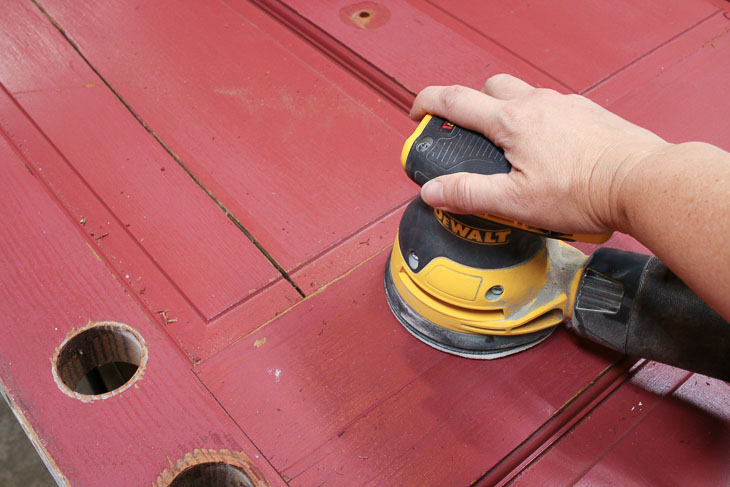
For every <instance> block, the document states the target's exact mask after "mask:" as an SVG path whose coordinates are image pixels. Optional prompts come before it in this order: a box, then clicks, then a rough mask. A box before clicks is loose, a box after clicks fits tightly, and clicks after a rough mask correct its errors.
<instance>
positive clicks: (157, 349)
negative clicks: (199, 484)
mask: <svg viewBox="0 0 730 487" xmlns="http://www.w3.org/2000/svg"><path fill="white" fill-rule="evenodd" d="M0 158H1V159H2V161H3V164H2V165H0V168H2V180H1V181H2V182H1V183H0V184H1V186H2V191H0V205H2V208H3V211H2V212H0V239H1V240H2V242H3V245H2V246H0V261H1V262H2V263H3V264H2V269H3V272H2V273H0V313H1V314H2V316H3V332H2V339H1V340H0V380H1V382H2V387H3V388H4V394H7V396H8V397H9V398H10V400H11V402H12V404H13V405H14V407H15V408H16V411H17V412H18V414H19V415H21V416H22V417H23V418H24V419H25V421H26V423H27V425H28V426H29V428H32V431H33V432H34V433H35V435H36V437H35V438H36V440H37V442H38V443H39V444H40V445H43V448H45V451H46V452H47V454H48V456H49V457H50V460H49V463H51V464H52V465H55V466H56V467H57V468H58V470H59V472H60V473H58V474H57V477H58V478H60V479H62V480H63V479H66V480H67V481H68V483H69V485H74V486H98V485H109V486H117V485H118V486H128V485H150V484H151V483H152V482H154V480H155V478H156V477H157V475H158V474H159V473H160V472H162V470H163V469H165V468H166V467H168V458H170V459H173V461H174V459H177V458H179V457H182V456H184V454H185V453H186V452H188V451H192V450H193V449H195V448H213V449H221V448H224V449H230V450H236V451H244V452H246V453H247V454H248V456H249V457H250V458H251V459H252V460H253V461H254V463H255V464H256V465H258V467H259V468H260V469H261V470H262V471H263V472H264V474H265V475H266V477H267V478H268V479H269V480H270V482H272V485H284V483H283V482H282V481H281V479H280V478H279V477H278V475H277V474H276V472H275V471H274V470H273V469H272V468H271V467H270V465H268V463H267V462H266V461H265V460H264V459H263V458H262V457H261V455H260V454H259V453H258V451H257V450H256V448H255V447H254V446H253V445H252V444H251V443H250V442H249V441H248V439H247V438H246V436H245V435H243V433H242V432H241V431H240V430H239V429H238V428H237V427H236V425H235V424H234V423H233V422H232V421H231V420H230V418H229V417H228V416H227V415H226V414H225V412H224V411H223V410H222V409H221V408H220V406H219V405H218V404H217V403H216V401H215V400H214V399H213V398H212V397H210V395H209V394H208V392H207V390H206V389H205V387H203V385H202V384H201V383H200V382H199V381H198V380H197V379H196V377H195V375H194V374H193V373H192V372H191V371H190V365H189V362H188V361H187V360H186V358H185V357H184V355H183V354H182V353H181V351H180V349H179V348H177V347H176V346H174V345H173V344H172V343H171V342H170V340H169V337H168V336H167V335H166V334H165V333H164V332H163V331H161V329H160V328H158V327H157V326H156V325H154V324H153V322H152V320H151V319H150V317H149V316H148V315H146V314H145V313H143V312H142V310H141V309H140V307H139V303H138V302H137V301H136V300H135V299H134V298H133V297H130V296H129V295H128V294H127V293H128V292H130V289H129V288H128V287H127V286H125V285H124V284H123V283H121V282H120V281H119V280H118V279H117V276H116V275H114V274H113V273H112V272H110V269H109V268H107V267H106V266H105V265H104V263H103V262H101V261H100V259H99V258H98V256H97V255H96V254H95V252H94V250H93V247H92V245H93V243H92V240H91V239H90V238H89V237H88V236H85V235H84V233H83V232H82V231H80V229H79V228H77V227H76V226H75V225H74V222H73V221H74V219H75V217H74V216H72V215H70V214H69V213H68V212H65V211H62V210H61V209H59V207H58V206H57V201H56V200H55V198H53V197H52V195H51V194H50V193H49V192H48V191H47V190H46V188H44V185H43V184H42V182H41V180H40V179H39V178H38V177H37V176H36V172H35V171H34V170H32V169H30V170H29V169H28V162H27V161H26V160H24V159H23V158H22V156H21V155H20V154H19V153H18V152H17V151H16V150H15V149H14V148H13V146H12V145H11V144H9V143H8V140H7V138H6V136H5V134H4V132H3V133H2V136H0ZM90 320H91V321H100V320H115V321H119V322H122V323H125V324H127V325H129V326H132V327H133V328H135V329H136V330H137V331H138V332H139V333H140V334H141V336H142V338H143V339H144V341H145V342H146V343H147V345H148V361H147V365H146V368H145V369H144V373H143V375H142V376H141V378H140V379H139V380H137V382H136V383H135V385H134V386H132V387H130V388H128V389H127V390H125V391H124V392H121V393H120V394H117V395H115V396H113V397H109V398H107V399H102V400H97V401H93V402H90V403H87V402H81V401H79V400H77V399H74V398H72V397H70V396H68V395H66V394H64V393H63V392H62V391H61V390H60V389H59V388H58V386H57V385H56V383H55V382H54V379H53V375H52V372H51V367H52V364H51V357H52V356H53V354H54V351H55V349H56V347H58V346H59V345H60V344H61V342H62V340H63V339H64V337H65V336H66V334H67V333H68V332H70V331H71V330H72V329H74V328H79V327H81V326H83V325H85V324H86V323H87V322H89V321H90Z"/></svg>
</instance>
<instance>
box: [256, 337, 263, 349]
mask: <svg viewBox="0 0 730 487" xmlns="http://www.w3.org/2000/svg"><path fill="white" fill-rule="evenodd" d="M264 343H266V337H263V338H259V339H258V340H256V341H255V342H253V346H254V347H256V348H259V347H261V346H262V345H263V344H264Z"/></svg>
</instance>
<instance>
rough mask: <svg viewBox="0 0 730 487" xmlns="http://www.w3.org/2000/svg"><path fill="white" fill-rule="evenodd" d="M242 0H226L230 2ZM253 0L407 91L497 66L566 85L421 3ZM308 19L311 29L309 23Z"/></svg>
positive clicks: (474, 80)
mask: <svg viewBox="0 0 730 487" xmlns="http://www.w3.org/2000/svg"><path fill="white" fill-rule="evenodd" d="M241 3H243V2H241V1H240V0H235V1H232V2H231V4H232V5H234V6H235V5H238V4H241ZM257 3H259V4H261V5H263V6H264V8H267V9H269V10H270V11H272V12H273V13H274V14H275V15H276V16H278V17H279V18H280V19H282V21H283V22H285V23H286V24H287V25H289V26H290V27H291V28H293V29H295V30H297V31H303V32H305V33H308V34H309V36H310V38H311V39H312V40H313V42H317V43H319V44H321V45H324V46H326V47H328V46H329V44H328V43H326V40H327V39H329V38H330V37H333V38H335V39H337V41H339V42H340V43H341V44H342V45H344V46H346V48H347V50H348V51H349V52H348V53H344V54H343V53H341V52H340V51H335V53H336V54H340V56H341V57H342V58H343V59H344V62H350V60H352V59H353V58H357V57H358V56H362V57H363V58H365V59H366V60H367V61H368V62H369V63H372V64H373V65H375V66H376V67H377V68H378V69H379V70H381V71H382V72H384V73H386V74H387V76H388V77H390V78H391V79H392V80H393V82H394V84H397V85H398V86H400V87H402V89H404V90H406V91H407V92H410V93H417V92H418V91H420V90H421V89H423V88H424V87H426V86H428V85H434V84H435V85H439V84H440V85H449V84H461V85H466V86H471V87H474V88H481V86H482V85H483V84H484V80H485V79H486V78H487V77H488V76H489V75H490V74H496V73H501V72H510V73H514V74H515V75H518V76H520V77H521V78H523V79H526V80H528V81H530V82H531V83H534V84H536V85H539V86H546V87H551V88H556V89H562V90H568V88H567V87H566V86H565V85H563V84H561V83H560V82H559V81H557V80H555V79H554V78H553V77H552V76H551V75H550V74H549V73H546V72H544V71H541V70H539V69H537V68H535V66H533V65H532V64H531V63H529V62H525V60H523V59H520V58H518V57H515V56H514V54H513V52H512V51H511V50H510V49H509V48H508V47H505V46H503V45H500V44H499V43H497V42H494V41H493V40H492V39H490V38H489V37H486V36H484V35H483V34H482V33H481V32H478V31H474V30H471V29H468V28H467V29H465V28H464V24H463V23H461V22H459V21H458V20H456V19H452V18H450V17H449V16H447V15H443V12H442V11H441V10H440V9H439V8H438V7H435V6H433V5H430V4H428V3H426V2H409V1H407V0H399V1H391V2H387V3H377V2H370V1H365V2H352V1H348V0H328V1H325V2H308V1H306V0H287V1H285V2H278V1H276V0H257ZM281 3H284V4H286V5H285V6H284V5H281ZM490 8H491V7H490ZM363 13H364V14H365V15H366V17H365V18H364V19H363V17H362V15H363ZM309 24H312V25H313V26H314V29H312V28H308V26H309ZM312 31H314V32H313V33H312Z"/></svg>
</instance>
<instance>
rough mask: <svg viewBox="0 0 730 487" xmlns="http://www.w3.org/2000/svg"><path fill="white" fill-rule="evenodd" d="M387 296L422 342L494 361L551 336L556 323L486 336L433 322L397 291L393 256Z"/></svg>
mask: <svg viewBox="0 0 730 487" xmlns="http://www.w3.org/2000/svg"><path fill="white" fill-rule="evenodd" d="M385 296H386V300H387V301H388V305H389V306H390V309H391V310H392V311H393V314H394V315H395V317H396V318H398V321H400V322H401V324H402V325H403V326H404V327H405V328H406V330H408V331H409V332H410V333H411V335H413V336H414V337H416V338H418V339H419V340H421V341H422V342H423V343H425V344H427V345H429V346H431V347H433V348H436V349H438V350H441V351H442V352H447V353H450V354H452V355H458V356H460V357H466V358H473V359H483V360H491V359H495V358H500V357H506V356H508V355H513V354H515V353H518V352H521V351H523V350H527V349H528V348H530V347H534V346H535V345H537V344H538V343H540V342H541V341H543V340H545V339H546V338H547V337H549V336H550V335H551V334H552V332H553V331H554V330H555V328H556V327H555V326H553V327H550V328H545V329H543V330H539V331H536V332H534V333H529V334H523V335H483V334H472V333H462V332H458V331H454V330H450V329H448V328H444V327H442V326H439V325H437V324H436V323H433V322H431V321H430V320H427V319H425V318H424V317H422V316H421V315H419V314H418V313H416V312H415V311H414V310H413V309H412V308H411V307H410V306H409V305H408V303H407V302H406V301H405V300H404V299H403V298H402V297H401V295H400V294H399V293H398V289H397V288H396V286H395V283H394V282H393V276H392V273H391V271H390V257H388V262H387V264H386V266H385Z"/></svg>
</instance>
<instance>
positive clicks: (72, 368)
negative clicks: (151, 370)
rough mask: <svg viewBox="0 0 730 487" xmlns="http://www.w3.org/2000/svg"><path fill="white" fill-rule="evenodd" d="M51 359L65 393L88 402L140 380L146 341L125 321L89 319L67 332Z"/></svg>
mask: <svg viewBox="0 0 730 487" xmlns="http://www.w3.org/2000/svg"><path fill="white" fill-rule="evenodd" d="M52 362H53V377H54V379H55V380H56V383H57V384H58V386H59V388H60V389H61V390H62V391H63V392H64V393H66V394H68V395H69V396H71V397H74V398H76V399H79V400H82V401H85V402H88V401H92V400H95V399H105V398H107V397H110V396H112V395H114V394H119V393H120V392H122V391H124V390H126V389H127V388H129V387H130V386H131V385H132V384H134V383H135V382H136V381H137V380H139V378H140V377H141V376H142V373H143V371H144V366H145V365H146V363H147V345H146V344H145V342H144V339H143V338H142V337H141V336H140V335H139V333H137V331H136V330H134V329H133V328H132V327H130V326H128V325H125V324H123V323H117V322H114V321H103V322H89V323H88V324H87V325H86V326H84V327H82V328H78V329H75V330H72V331H71V332H70V333H69V334H68V335H67V336H66V339H65V340H64V341H63V343H61V345H60V346H59V347H58V348H57V349H56V352H55V354H54V356H53V359H52Z"/></svg>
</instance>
